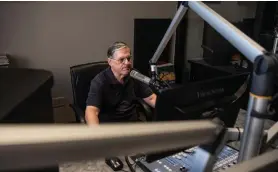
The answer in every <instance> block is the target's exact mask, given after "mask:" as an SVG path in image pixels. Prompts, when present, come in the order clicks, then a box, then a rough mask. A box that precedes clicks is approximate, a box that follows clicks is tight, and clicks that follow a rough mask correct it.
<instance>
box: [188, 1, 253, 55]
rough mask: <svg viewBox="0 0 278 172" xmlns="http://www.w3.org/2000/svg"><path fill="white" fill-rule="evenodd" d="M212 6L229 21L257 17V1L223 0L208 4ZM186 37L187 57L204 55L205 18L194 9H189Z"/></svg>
mask: <svg viewBox="0 0 278 172" xmlns="http://www.w3.org/2000/svg"><path fill="white" fill-rule="evenodd" d="M208 6H209V7H210V8H212V9H213V10H214V11H216V12H217V13H218V14H220V15H221V16H222V17H224V18H225V19H226V20H228V21H229V22H235V21H241V20H242V19H243V18H252V17H255V12H256V3H255V2H250V3H248V2H246V3H244V4H242V5H238V3H237V2H236V1H230V2H229V1H222V2H221V3H220V4H208ZM187 27H188V28H187V37H186V42H187V46H186V52H185V54H186V57H187V59H196V58H201V57H203V49H202V48H201V45H202V39H203V29H204V20H203V19H202V18H200V17H199V16H198V15H197V14H196V13H195V12H194V11H192V10H189V11H188V26H187Z"/></svg>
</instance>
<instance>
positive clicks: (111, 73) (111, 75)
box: [107, 67, 130, 85]
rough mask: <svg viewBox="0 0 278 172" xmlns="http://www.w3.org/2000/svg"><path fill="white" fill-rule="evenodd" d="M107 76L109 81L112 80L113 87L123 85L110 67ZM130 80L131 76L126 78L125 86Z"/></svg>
mask: <svg viewBox="0 0 278 172" xmlns="http://www.w3.org/2000/svg"><path fill="white" fill-rule="evenodd" d="M107 76H108V77H109V79H110V81H111V84H112V85H118V84H121V83H120V82H119V81H118V80H117V78H116V77H115V75H114V73H113V72H112V69H111V67H108V69H107ZM129 78H130V76H126V77H125V78H124V85H125V84H126V83H127V82H128V81H129Z"/></svg>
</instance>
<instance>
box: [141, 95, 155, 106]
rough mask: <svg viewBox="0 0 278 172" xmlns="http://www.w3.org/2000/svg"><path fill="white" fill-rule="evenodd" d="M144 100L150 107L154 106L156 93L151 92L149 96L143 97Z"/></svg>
mask: <svg viewBox="0 0 278 172" xmlns="http://www.w3.org/2000/svg"><path fill="white" fill-rule="evenodd" d="M144 101H145V102H146V103H147V104H148V105H150V106H151V107H153V108H154V107H155V103H156V94H154V93H153V94H152V95H150V96H149V97H146V98H144Z"/></svg>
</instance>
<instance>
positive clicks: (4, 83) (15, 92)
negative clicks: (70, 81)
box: [0, 68, 53, 120]
mask: <svg viewBox="0 0 278 172" xmlns="http://www.w3.org/2000/svg"><path fill="white" fill-rule="evenodd" d="M51 79H52V73H51V72H48V71H45V70H37V69H19V68H0V95H1V96H0V102H1V103H0V120H1V119H2V118H4V117H5V116H6V115H7V114H8V113H10V112H11V111H12V109H13V108H15V107H16V106H17V105H19V104H20V103H21V102H22V101H24V100H25V99H27V98H28V97H29V96H30V95H31V94H32V93H34V92H35V91H36V90H37V89H38V88H39V87H40V86H42V85H44V84H45V83H46V82H48V81H50V82H49V84H51V87H52V84H53V81H52V80H51Z"/></svg>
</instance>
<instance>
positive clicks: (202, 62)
mask: <svg viewBox="0 0 278 172" xmlns="http://www.w3.org/2000/svg"><path fill="white" fill-rule="evenodd" d="M188 62H189V63H191V64H198V65H202V66H206V67H209V68H213V69H217V70H220V71H223V72H227V73H231V74H240V73H245V72H249V70H248V69H246V68H236V67H235V66H234V65H232V64H231V65H225V66H212V65H210V64H208V63H207V62H206V61H205V60H202V59H201V60H188Z"/></svg>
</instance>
